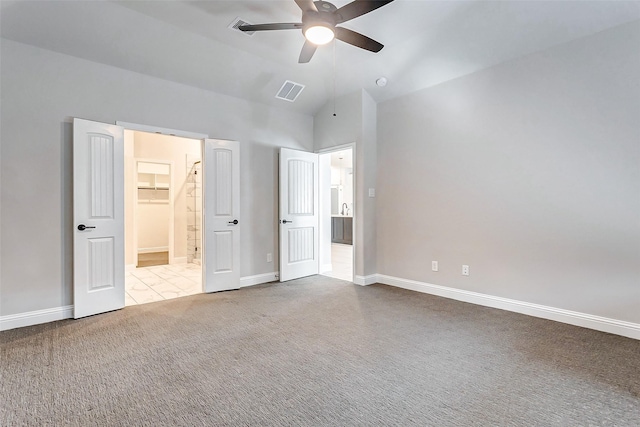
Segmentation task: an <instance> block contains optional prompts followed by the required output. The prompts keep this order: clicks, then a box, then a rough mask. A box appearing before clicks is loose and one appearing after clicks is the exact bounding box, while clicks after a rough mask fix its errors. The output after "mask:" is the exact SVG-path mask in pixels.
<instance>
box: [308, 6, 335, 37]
mask: <svg viewBox="0 0 640 427" xmlns="http://www.w3.org/2000/svg"><path fill="white" fill-rule="evenodd" d="M315 26H323V27H327V28H329V29H330V30H331V31H333V32H335V28H336V19H335V15H334V14H333V13H326V12H312V11H308V12H306V13H305V14H304V15H303V16H302V33H303V34H304V33H305V32H306V31H307V30H308V29H309V28H311V27H315Z"/></svg>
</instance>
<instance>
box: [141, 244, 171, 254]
mask: <svg viewBox="0 0 640 427" xmlns="http://www.w3.org/2000/svg"><path fill="white" fill-rule="evenodd" d="M154 252H169V246H158V247H156V248H138V253H139V254H150V253H154Z"/></svg>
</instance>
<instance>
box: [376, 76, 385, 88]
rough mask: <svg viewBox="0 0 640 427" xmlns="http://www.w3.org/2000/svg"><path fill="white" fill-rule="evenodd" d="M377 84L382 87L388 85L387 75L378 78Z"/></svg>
mask: <svg viewBox="0 0 640 427" xmlns="http://www.w3.org/2000/svg"><path fill="white" fill-rule="evenodd" d="M376 84H377V85H378V86H380V87H384V86H386V85H387V78H386V77H380V78H379V79H378V80H376Z"/></svg>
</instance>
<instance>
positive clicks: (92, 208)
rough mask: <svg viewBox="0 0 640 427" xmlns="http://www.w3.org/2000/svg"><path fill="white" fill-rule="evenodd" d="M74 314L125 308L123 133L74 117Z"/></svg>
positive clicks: (110, 126) (121, 129) (116, 129)
mask: <svg viewBox="0 0 640 427" xmlns="http://www.w3.org/2000/svg"><path fill="white" fill-rule="evenodd" d="M73 227H74V230H73V233H74V239H73V317H74V318H76V319H78V318H80V317H85V316H90V315H92V314H98V313H104V312H106V311H111V310H117V309H119V308H122V307H124V131H123V128H121V127H120V126H115V125H109V124H104V123H97V122H90V121H88V120H81V119H74V120H73Z"/></svg>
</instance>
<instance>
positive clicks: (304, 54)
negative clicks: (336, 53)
mask: <svg viewBox="0 0 640 427" xmlns="http://www.w3.org/2000/svg"><path fill="white" fill-rule="evenodd" d="M317 48H318V46H316V45H315V44H313V43H311V42H310V41H309V40H305V42H304V45H303V46H302V51H301V52H300V58H298V63H299V64H306V63H307V62H309V61H311V57H312V56H313V54H314V53H316V49H317Z"/></svg>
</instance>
